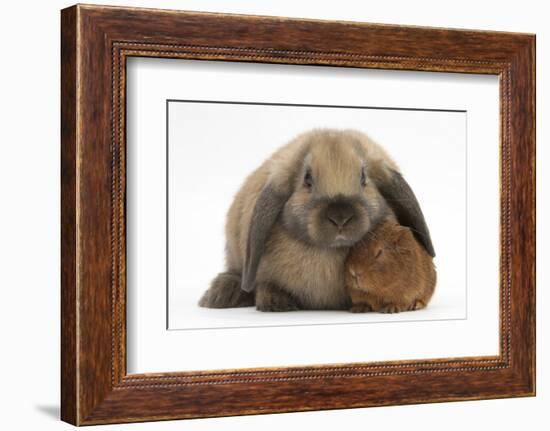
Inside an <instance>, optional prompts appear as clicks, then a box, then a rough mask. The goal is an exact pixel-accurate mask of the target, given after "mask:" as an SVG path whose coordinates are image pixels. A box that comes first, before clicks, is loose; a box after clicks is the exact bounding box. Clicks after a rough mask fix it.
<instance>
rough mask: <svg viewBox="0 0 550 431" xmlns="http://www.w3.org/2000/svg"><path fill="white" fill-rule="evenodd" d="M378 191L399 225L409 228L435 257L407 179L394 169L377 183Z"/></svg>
mask: <svg viewBox="0 0 550 431" xmlns="http://www.w3.org/2000/svg"><path fill="white" fill-rule="evenodd" d="M376 185H377V187H378V190H379V191H380V193H381V194H382V196H383V197H384V199H386V202H387V203H388V205H389V206H390V208H391V209H392V210H393V212H394V213H395V215H396V217H397V220H398V221H399V224H401V225H403V226H408V227H410V228H411V230H412V231H413V234H414V236H415V237H416V239H417V240H418V241H420V243H421V244H422V245H423V246H424V248H425V249H426V251H427V252H428V254H429V255H430V256H432V257H435V250H434V247H433V244H432V239H431V237H430V231H429V230H428V226H427V225H426V220H425V219H424V215H423V214H422V210H421V209H420V205H419V204H418V201H417V199H416V196H415V195H414V193H413V191H412V189H411V187H410V186H409V184H408V183H407V181H405V178H403V176H402V175H401V174H400V173H399V172H397V171H396V170H394V169H389V175H388V176H385V177H384V179H383V180H382V179H379V180H378V181H376Z"/></svg>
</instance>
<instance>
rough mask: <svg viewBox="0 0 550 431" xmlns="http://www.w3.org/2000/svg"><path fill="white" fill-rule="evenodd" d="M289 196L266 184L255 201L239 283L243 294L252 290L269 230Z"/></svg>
mask: <svg viewBox="0 0 550 431" xmlns="http://www.w3.org/2000/svg"><path fill="white" fill-rule="evenodd" d="M289 195H290V193H287V192H282V191H280V190H276V188H275V187H274V186H273V185H271V184H270V183H267V184H266V185H265V186H264V188H263V189H262V191H261V192H260V195H259V196H258V199H257V200H256V205H255V206H254V211H253V213H252V219H251V221H250V227H249V231H248V240H247V243H246V256H245V261H244V267H243V274H242V281H241V289H242V290H244V291H245V292H251V291H252V290H253V289H254V282H255V281H256V273H257V271H258V266H259V264H260V258H261V257H262V254H263V252H264V250H265V245H266V242H267V239H268V237H269V234H270V232H271V228H272V227H273V225H274V224H275V222H276V220H277V218H278V217H279V214H280V213H281V210H282V209H283V207H284V205H285V203H286V201H287V199H288V197H289Z"/></svg>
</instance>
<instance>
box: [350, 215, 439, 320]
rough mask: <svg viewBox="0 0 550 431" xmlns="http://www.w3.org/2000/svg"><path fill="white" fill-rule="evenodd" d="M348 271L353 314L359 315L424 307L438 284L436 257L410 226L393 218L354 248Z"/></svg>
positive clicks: (383, 223)
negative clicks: (401, 223)
mask: <svg viewBox="0 0 550 431" xmlns="http://www.w3.org/2000/svg"><path fill="white" fill-rule="evenodd" d="M345 272H346V274H345V278H346V289H347V291H348V294H349V296H350V299H351V304H352V305H351V311H352V312H356V313H360V312H365V311H378V312H383V313H397V312H400V311H407V310H418V309H421V308H424V307H426V305H428V302H429V301H430V299H431V297H432V294H433V292H434V289H435V284H436V271H435V266H434V263H433V259H432V257H431V256H430V255H429V254H428V253H427V252H426V250H425V248H424V247H422V246H421V245H420V244H419V243H418V242H417V241H416V239H415V238H414V236H413V234H412V232H411V230H410V229H409V228H408V227H405V226H401V225H399V224H397V223H396V222H395V221H393V220H391V219H386V220H385V221H383V222H382V223H381V224H380V225H378V226H377V227H376V228H375V229H373V230H372V231H371V232H369V233H367V235H365V237H364V239H363V240H362V241H360V242H358V243H357V244H356V245H355V246H354V247H352V248H351V249H350V252H349V254H348V257H347V259H346V263H345Z"/></svg>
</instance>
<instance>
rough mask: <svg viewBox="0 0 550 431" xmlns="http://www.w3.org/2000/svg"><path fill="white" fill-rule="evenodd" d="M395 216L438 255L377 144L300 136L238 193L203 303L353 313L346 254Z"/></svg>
mask: <svg viewBox="0 0 550 431" xmlns="http://www.w3.org/2000/svg"><path fill="white" fill-rule="evenodd" d="M388 217H389V218H394V217H396V219H398V220H399V221H400V223H401V224H404V225H408V226H411V227H413V228H414V231H415V232H417V234H418V237H419V239H420V241H421V242H422V244H423V245H424V247H426V249H427V250H428V252H429V253H430V254H431V255H434V252H433V246H432V244H431V239H430V235H429V232H428V228H427V226H426V223H425V221H424V217H423V215H422V211H421V210H420V207H419V205H418V202H417V201H416V198H415V197H414V194H413V192H412V190H411V189H410V187H409V186H408V184H407V183H406V182H405V180H404V179H403V177H402V176H401V174H400V173H399V171H398V167H397V165H396V164H395V163H394V162H393V160H392V159H391V158H390V157H389V156H388V154H387V153H386V152H385V151H384V150H383V149H382V148H381V147H380V146H379V145H377V144H376V143H375V142H373V141H372V140H371V139H370V138H368V137H367V136H366V135H364V134H362V133H360V132H358V131H353V130H332V129H317V130H313V131H310V132H307V133H304V134H302V135H299V136H298V137H296V138H295V139H294V140H292V141H291V142H290V143H288V144H287V145H285V146H283V147H282V148H280V149H279V150H277V151H276V152H275V153H274V154H273V155H272V156H271V157H270V158H269V159H267V160H266V161H265V162H264V163H263V164H262V165H261V166H260V167H259V168H258V169H256V170H255V171H254V172H253V173H252V174H250V175H249V176H248V178H247V179H246V180H245V182H244V184H243V186H242V187H241V189H240V190H239V192H238V193H237V195H236V196H235V198H234V201H233V203H232V205H231V207H230V209H229V212H228V215H227V223H226V240H227V243H226V266H227V270H226V272H223V273H221V274H219V275H218V277H216V278H215V279H214V281H213V282H212V285H211V286H210V288H209V289H208V290H207V291H206V292H205V294H204V295H203V297H202V298H201V300H200V301H199V304H200V305H201V306H203V307H210V308H226V307H238V306H248V305H252V304H254V303H255V304H256V307H257V308H258V309H259V310H263V311H286V310H295V309H346V308H348V307H349V305H350V303H349V299H348V296H347V294H346V290H345V280H344V262H345V260H346V256H347V254H348V251H349V249H350V247H351V246H353V245H354V244H355V243H357V242H358V241H359V240H360V239H361V238H363V237H364V235H365V234H366V233H367V232H368V231H369V230H372V229H374V228H375V227H376V225H377V224H378V223H379V222H380V221H381V220H383V219H386V218H388ZM394 219H395V218H394Z"/></svg>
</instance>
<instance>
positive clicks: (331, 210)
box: [327, 202, 355, 229]
mask: <svg viewBox="0 0 550 431" xmlns="http://www.w3.org/2000/svg"><path fill="white" fill-rule="evenodd" d="M354 215H355V210H354V209H353V206H351V205H350V204H348V203H344V202H335V203H332V204H330V205H329V206H328V208H327V219H328V220H329V221H330V222H331V223H332V224H333V225H334V226H336V227H337V228H339V229H342V228H343V227H344V226H345V225H346V224H348V223H349V222H350V221H351V220H352V219H353V216H354Z"/></svg>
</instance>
